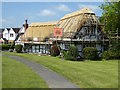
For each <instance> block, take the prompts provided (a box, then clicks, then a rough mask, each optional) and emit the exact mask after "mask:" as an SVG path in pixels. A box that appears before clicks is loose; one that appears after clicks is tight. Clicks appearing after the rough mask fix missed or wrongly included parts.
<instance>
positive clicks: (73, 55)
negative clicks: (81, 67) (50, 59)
mask: <svg viewBox="0 0 120 90" xmlns="http://www.w3.org/2000/svg"><path fill="white" fill-rule="evenodd" d="M63 55H64V58H65V59H66V60H72V61H77V58H78V56H79V53H78V50H77V48H76V47H75V46H70V47H69V49H68V51H63Z"/></svg>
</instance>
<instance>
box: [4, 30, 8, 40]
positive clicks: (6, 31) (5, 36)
mask: <svg viewBox="0 0 120 90" xmlns="http://www.w3.org/2000/svg"><path fill="white" fill-rule="evenodd" d="M3 38H6V39H7V40H8V39H9V32H8V30H7V29H6V28H5V29H4V31H3Z"/></svg>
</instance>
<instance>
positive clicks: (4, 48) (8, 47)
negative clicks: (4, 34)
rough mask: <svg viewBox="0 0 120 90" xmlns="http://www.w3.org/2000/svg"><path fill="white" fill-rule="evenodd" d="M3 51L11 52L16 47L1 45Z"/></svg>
mask: <svg viewBox="0 0 120 90" xmlns="http://www.w3.org/2000/svg"><path fill="white" fill-rule="evenodd" d="M0 47H1V49H2V50H3V51H4V50H9V49H14V48H15V46H14V45H10V44H2V45H0Z"/></svg>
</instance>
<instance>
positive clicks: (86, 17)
mask: <svg viewBox="0 0 120 90" xmlns="http://www.w3.org/2000/svg"><path fill="white" fill-rule="evenodd" d="M88 21H90V22H92V23H96V22H97V23H99V21H98V20H97V18H96V16H95V13H94V12H92V11H91V10H90V9H89V8H83V9H81V10H78V11H76V12H73V13H70V14H67V15H65V16H64V17H63V18H61V20H60V21H59V22H58V23H57V26H58V28H63V34H64V35H63V37H64V38H65V37H74V35H75V33H76V32H78V31H79V30H80V29H81V28H82V26H84V25H85V24H86V23H87V22H88Z"/></svg>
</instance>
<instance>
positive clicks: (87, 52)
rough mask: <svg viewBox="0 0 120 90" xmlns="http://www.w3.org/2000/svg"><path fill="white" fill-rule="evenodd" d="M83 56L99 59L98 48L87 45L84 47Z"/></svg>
mask: <svg viewBox="0 0 120 90" xmlns="http://www.w3.org/2000/svg"><path fill="white" fill-rule="evenodd" d="M83 57H84V58H85V59H90V60H98V59H99V56H98V50H97V49H96V48H94V47H86V48H84V49H83Z"/></svg>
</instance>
